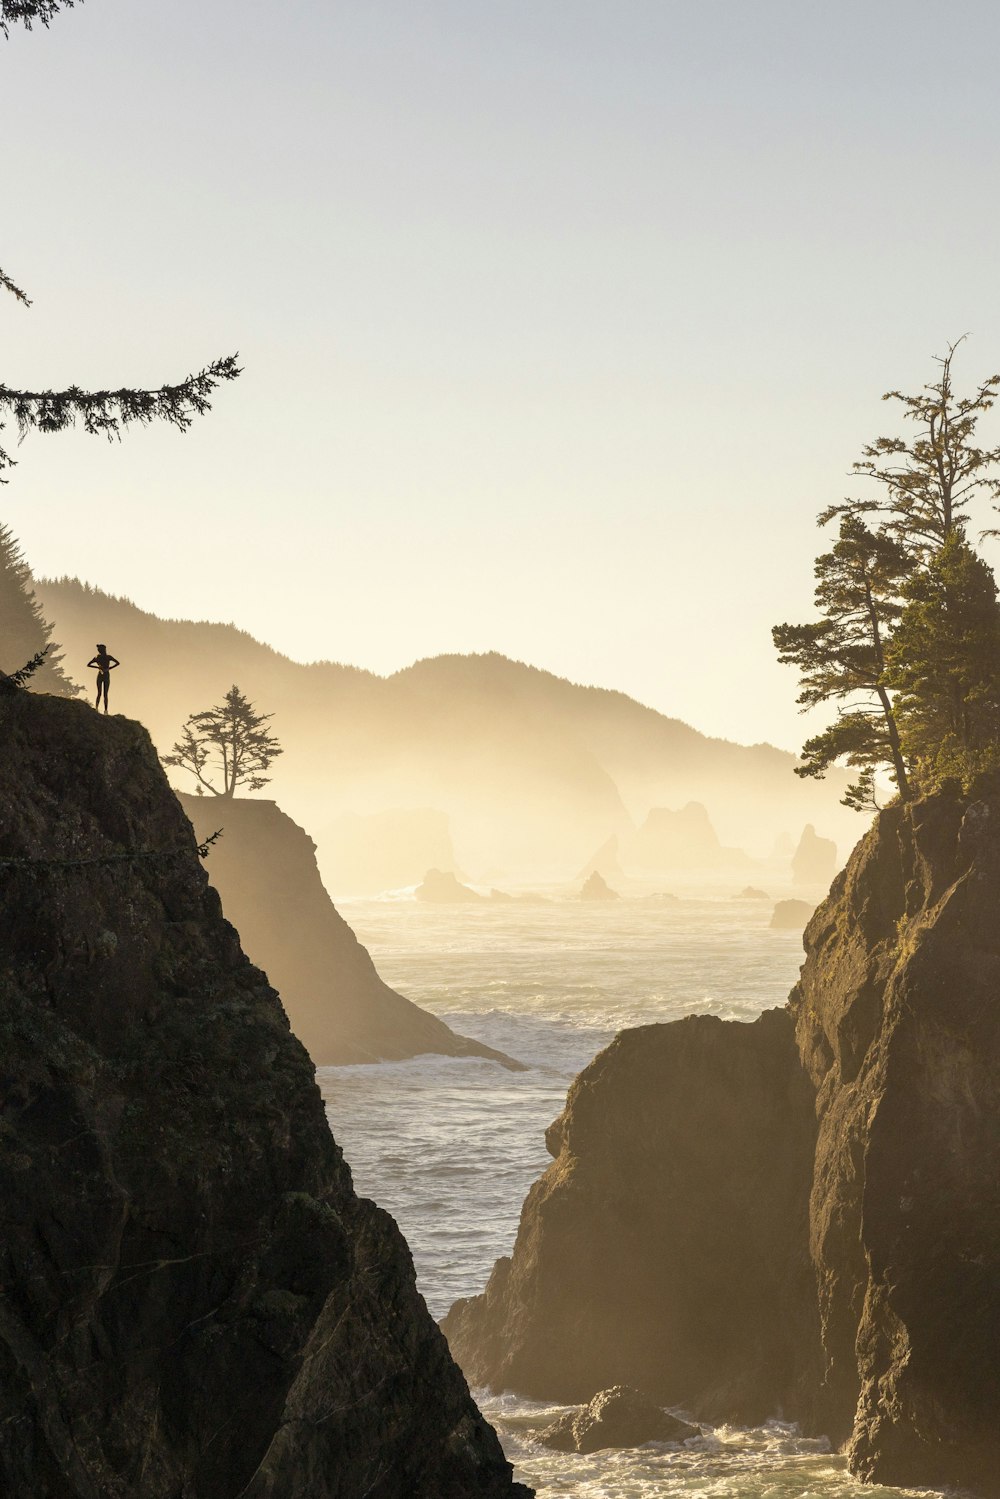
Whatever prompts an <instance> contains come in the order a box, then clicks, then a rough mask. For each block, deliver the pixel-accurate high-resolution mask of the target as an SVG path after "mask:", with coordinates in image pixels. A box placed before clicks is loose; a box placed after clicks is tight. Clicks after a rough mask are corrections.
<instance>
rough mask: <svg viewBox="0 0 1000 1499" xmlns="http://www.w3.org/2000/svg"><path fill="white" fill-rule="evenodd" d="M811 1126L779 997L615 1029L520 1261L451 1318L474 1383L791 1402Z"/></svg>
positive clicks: (530, 1205) (735, 1404) (757, 1405)
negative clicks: (725, 1016) (748, 1014)
mask: <svg viewBox="0 0 1000 1499" xmlns="http://www.w3.org/2000/svg"><path fill="white" fill-rule="evenodd" d="M814 1133H815V1126H814V1121H813V1092H812V1089H811V1087H810V1086H809V1081H808V1078H807V1077H806V1075H805V1073H804V1072H803V1070H802V1068H801V1066H800V1064H799V1060H798V1055H797V1053H796V1050H795V1041H794V1036H793V1030H792V1023H791V1020H790V1018H789V1016H788V1015H787V1013H785V1012H784V1011H779V1010H772V1011H769V1012H768V1013H767V1014H765V1015H762V1016H761V1017H760V1019H759V1020H757V1021H756V1022H755V1023H754V1024H753V1025H734V1024H727V1023H726V1022H724V1021H722V1020H719V1019H717V1018H715V1017H714V1016H710V1015H699V1016H689V1017H688V1018H687V1019H684V1020H680V1021H676V1022H674V1023H672V1024H669V1025H650V1026H642V1027H640V1028H638V1029H636V1030H631V1031H624V1032H622V1034H621V1035H619V1036H618V1037H616V1039H615V1040H614V1041H613V1042H612V1044H611V1045H610V1046H609V1047H608V1048H607V1050H606V1051H604V1052H602V1053H601V1054H600V1055H599V1056H598V1057H597V1058H596V1059H595V1060H594V1061H593V1062H592V1063H591V1064H590V1066H589V1067H587V1068H586V1070H585V1071H584V1072H582V1073H581V1074H580V1076H579V1077H578V1078H577V1080H576V1082H575V1083H574V1084H573V1086H572V1087H571V1088H570V1091H569V1097H568V1099H567V1102H566V1108H565V1110H564V1112H563V1114H562V1115H561V1116H560V1118H559V1119H558V1120H557V1121H556V1122H555V1124H554V1125H552V1127H551V1128H550V1130H549V1131H548V1133H547V1136H546V1144H547V1145H548V1147H549V1150H550V1152H551V1154H552V1155H553V1156H554V1157H555V1160H554V1162H553V1164H552V1165H551V1166H550V1167H549V1169H548V1170H547V1171H546V1173H545V1174H544V1175H543V1176H542V1177H541V1179H540V1180H539V1181H538V1182H536V1183H535V1185H534V1186H533V1187H532V1188H531V1191H530V1192H529V1194H528V1197H527V1200H526V1202H525V1205H524V1211H523V1213H522V1216H521V1226H520V1229H519V1231H518V1236H517V1243H516V1245H515V1248H514V1255H513V1260H510V1259H502V1260H500V1261H499V1262H498V1263H497V1266H496V1268H495V1270H494V1271H493V1275H492V1277H491V1279H490V1283H489V1285H488V1287H487V1289H486V1292H485V1294H484V1295H483V1296H480V1297H476V1298H474V1299H472V1300H468V1301H460V1302H457V1303H456V1305H455V1306H454V1307H453V1309H452V1310H451V1312H449V1314H448V1317H447V1319H446V1321H445V1323H444V1327H445V1331H446V1333H447V1334H448V1338H449V1341H450V1343H451V1346H452V1349H453V1351H454V1352H455V1355H456V1357H457V1358H458V1360H459V1362H460V1363H461V1364H462V1367H463V1368H464V1369H465V1371H466V1373H467V1374H468V1375H469V1378H470V1379H471V1380H472V1382H473V1383H474V1384H486V1385H489V1386H491V1387H492V1388H494V1389H513V1390H517V1391H518V1392H519V1393H521V1394H524V1395H527V1396H530V1397H533V1398H537V1399H553V1400H561V1401H566V1402H578V1401H586V1400H589V1399H590V1397H591V1396H592V1395H593V1394H594V1392H595V1390H601V1389H604V1388H605V1387H607V1386H609V1385H614V1384H620V1383H622V1384H629V1385H634V1386H635V1387H637V1388H638V1389H640V1390H642V1391H644V1393H645V1394H646V1395H647V1396H649V1397H650V1398H651V1399H653V1400H655V1401H656V1402H657V1403H658V1404H660V1405H670V1406H673V1405H680V1406H683V1407H685V1408H686V1409H688V1410H692V1411H693V1412H694V1413H695V1414H696V1415H698V1416H699V1417H703V1418H705V1419H708V1420H712V1419H718V1420H721V1419H730V1420H739V1421H748V1422H750V1421H759V1420H763V1419H765V1418H766V1417H767V1416H769V1415H771V1414H773V1413H774V1411H776V1410H777V1409H778V1408H779V1407H787V1406H788V1405H790V1404H791V1403H792V1402H793V1401H797V1402H798V1403H799V1404H800V1405H801V1403H802V1399H803V1398H804V1392H805V1390H806V1388H807V1387H808V1380H807V1378H806V1373H805V1372H804V1369H803V1365H804V1364H808V1363H809V1358H810V1355H811V1356H812V1357H813V1359H814V1360H817V1359H818V1353H819V1345H818V1334H817V1324H816V1314H815V1306H814V1297H813V1295H812V1276H811V1270H810V1265H809V1250H808V1235H809V1230H808V1222H807V1202H808V1196H809V1182H810V1173H811V1167H812V1147H813V1139H814ZM804 1350H805V1352H804ZM817 1367H818V1365H817V1364H816V1363H815V1362H814V1363H813V1366H812V1368H811V1370H809V1371H808V1372H809V1373H810V1374H811V1375H812V1377H813V1379H815V1375H816V1368H817Z"/></svg>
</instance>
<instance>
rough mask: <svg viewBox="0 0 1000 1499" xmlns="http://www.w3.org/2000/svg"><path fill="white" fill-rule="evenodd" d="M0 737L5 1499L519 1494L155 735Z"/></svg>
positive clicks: (49, 725) (2, 722) (44, 729)
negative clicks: (229, 914)
mask: <svg viewBox="0 0 1000 1499" xmlns="http://www.w3.org/2000/svg"><path fill="white" fill-rule="evenodd" d="M0 732H2V735H3V741H4V754H3V757H2V759H0V1219H2V1225H3V1226H2V1230H0V1490H2V1492H3V1493H4V1495H6V1496H9V1499H126V1496H128V1499H176V1496H178V1495H180V1494H183V1495H185V1496H187V1499H236V1496H241V1499H278V1496H279V1495H280V1496H282V1499H284V1496H288V1495H294V1494H306V1493H308V1494H309V1495H310V1499H335V1496H336V1499H361V1496H362V1495H367V1496H369V1499H410V1496H413V1495H417V1496H423V1499H438V1496H448V1499H466V1496H468V1495H484V1496H491V1499H492V1496H498V1499H499V1496H503V1495H521V1496H526V1495H527V1492H528V1491H527V1490H525V1489H523V1488H520V1487H519V1486H518V1485H514V1484H512V1482H511V1477H510V1468H509V1466H508V1464H507V1463H506V1461H505V1460H504V1457H503V1454H502V1452H501V1450H500V1447H499V1444H498V1442H497V1440H496V1437H495V1435H494V1433H493V1431H492V1429H491V1428H490V1427H489V1426H488V1425H487V1424H486V1423H485V1422H484V1421H483V1419H482V1418H481V1416H480V1415H479V1413H478V1411H477V1409H476V1407H475V1405H474V1404H473V1402H472V1400H471V1398H470V1396H469V1393H468V1389H467V1386H466V1384H465V1381H464V1379H463V1377H462V1375H461V1374H460V1372H459V1370H458V1369H457V1368H456V1367H455V1365H454V1364H453V1363H452V1361H451V1359H450V1357H449V1355H448V1351H447V1347H446V1344H445V1342H444V1339H443V1338H442V1337H441V1335H440V1333H439V1332H438V1330H437V1328H436V1327H435V1326H434V1325H433V1323H432V1321H431V1319H430V1317H429V1316H428V1314H427V1311H426V1308H425V1307H424V1304H423V1301H422V1299H421V1298H420V1296H419V1295H418V1294H417V1291H416V1288H415V1285H414V1278H413V1269H412V1264H411V1261H410V1256H409V1253H408V1250H407V1248H406V1245H405V1243H404V1241H403V1239H402V1237H401V1236H400V1234H399V1232H398V1230H397V1229H396V1227H395V1225H394V1223H393V1222H392V1220H391V1219H390V1218H389V1217H388V1215H387V1214H385V1213H383V1212H382V1211H381V1210H380V1209H379V1208H377V1207H376V1206H375V1205H374V1204H372V1203H370V1202H366V1201H364V1200H363V1199H359V1198H358V1197H356V1196H355V1194H354V1191H353V1188H352V1185H351V1178H350V1172H349V1169H348V1167H347V1165H346V1164H345V1162H344V1160H343V1157H342V1155H341V1153H340V1151H339V1149H338V1147H337V1146H336V1144H335V1142H334V1140H333V1138H332V1136H331V1135H330V1132H329V1128H328V1126H327V1123H326V1119H325V1116H324V1112H323V1106H322V1102H321V1099H320V1095H319V1092H318V1090H317V1088H316V1085H315V1080H314V1076H313V1067H312V1064H311V1063H310V1061H309V1058H308V1056H307V1055H306V1052H305V1050H304V1049H303V1047H302V1046H301V1045H300V1044H299V1042H298V1041H297V1040H295V1038H294V1037H293V1036H292V1035H291V1034H290V1032H289V1028H288V1023H287V1020H286V1018H285V1015H284V1012H283V1010H282V1008H281V1004H280V1001H279V999H278V996H277V994H276V993H275V992H274V990H273V989H271V988H270V987H269V985H268V983H267V980H266V979H265V977H264V975H263V974H262V973H261V972H260V971H259V970H258V969H256V968H254V967H253V966H252V965H251V964H250V962H249V961H248V960H247V958H246V957H245V956H244V955H243V953H242V951H241V949H240V944H239V939H238V936H237V934H236V932H235V931H234V929H233V928H232V927H231V926H230V925H229V923H228V922H227V921H226V920H225V919H224V918H223V916H222V912H221V909H220V904H219V899H218V896H217V895H216V893H215V891H214V890H213V889H212V888H211V887H210V886H209V884H208V881H207V878H206V875H205V872H204V870H203V868H202V867H201V864H200V862H199V860H198V858H197V854H196V850H195V843H194V839H193V837H192V834H191V829H190V826H189V824H188V822H187V820H186V818H185V817H184V815H183V813H182V811H181V809H180V807H179V805H178V803H177V801H176V799H175V797H174V796H173V794H172V793H171V792H170V790H169V788H168V786H167V784H166V781H165V779H164V777H163V774H162V771H161V770H160V767H159V764H158V762H157V760H156V756H155V754H154V752H153V748H152V745H151V744H150V741H149V738H148V736H147V735H146V733H145V731H144V730H143V729H141V728H140V727H139V726H138V725H136V724H134V723H131V722H129V721H128V720H125V719H121V718H104V717H103V716H100V717H99V716H98V715H97V714H96V713H94V712H93V710H92V709H90V708H89V707H87V706H85V705H83V704H80V703H76V702H69V701H60V700H57V699H54V698H47V697H41V696H29V695H28V694H24V693H15V694H11V695H9V696H5V697H4V698H3V699H2V700H0Z"/></svg>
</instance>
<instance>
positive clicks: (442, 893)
mask: <svg viewBox="0 0 1000 1499" xmlns="http://www.w3.org/2000/svg"><path fill="white" fill-rule="evenodd" d="M414 894H415V895H416V898H417V900H425V901H430V902H431V903H432V904H433V905H442V906H455V905H475V904H477V903H478V902H479V901H482V900H485V899H486V896H485V895H480V893H479V891H478V890H473V888H472V886H471V885H463V884H462V882H461V880H460V879H459V878H458V876H457V874H455V873H454V871H453V870H450V869H428V871H427V873H426V874H425V875H424V877H423V879H422V880H421V882H420V884H419V885H418V886H417V888H416V891H415V892H414Z"/></svg>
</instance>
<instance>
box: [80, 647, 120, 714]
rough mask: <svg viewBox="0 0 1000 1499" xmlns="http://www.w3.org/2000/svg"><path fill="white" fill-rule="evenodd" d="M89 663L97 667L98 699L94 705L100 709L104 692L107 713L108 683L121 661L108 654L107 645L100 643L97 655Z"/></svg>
mask: <svg viewBox="0 0 1000 1499" xmlns="http://www.w3.org/2000/svg"><path fill="white" fill-rule="evenodd" d="M87 665H88V666H96V667H97V701H96V703H95V704H94V707H95V708H97V709H100V706H101V694H102V693H103V694H104V711H105V713H107V711H108V683H109V682H110V680H111V673H112V672H113V671H114V669H115V667H116V666H120V665H121V662H120V661H119V660H118V659H117V658H116V657H115V656H110V655H109V654H108V648H107V646H106V645H100V644H98V647H97V655H96V656H92V657H91V659H90V660H89V661H88V662H87Z"/></svg>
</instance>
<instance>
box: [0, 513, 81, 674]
mask: <svg viewBox="0 0 1000 1499" xmlns="http://www.w3.org/2000/svg"><path fill="white" fill-rule="evenodd" d="M51 634H52V626H51V625H50V624H49V623H48V621H47V620H46V619H45V618H44V616H43V614H42V606H41V604H39V602H38V600H37V599H36V597H35V590H34V588H33V587H32V577H31V569H30V568H29V567H28V564H27V562H25V560H24V557H23V555H22V553H21V549H20V547H19V546H18V544H17V542H16V540H15V539H14V537H13V536H12V535H11V531H10V527H9V526H5V525H3V524H2V523H0V670H2V671H5V672H8V673H12V672H15V671H17V670H18V669H19V668H20V667H22V666H23V665H24V663H25V662H26V661H29V660H31V659H32V658H34V657H35V656H37V655H38V653H39V652H40V651H44V650H45V649H46V647H47V646H48V647H49V650H48V651H47V653H46V657H45V661H44V662H43V664H42V665H41V666H40V667H39V668H38V670H37V671H36V672H35V673H34V674H33V676H32V679H31V685H32V688H33V689H34V690H35V691H37V692H51V693H55V694H56V695H57V696H59V697H75V696H76V695H77V693H78V692H79V691H80V688H79V687H77V686H76V684H75V683H74V682H72V681H70V679H69V677H68V676H67V675H66V672H65V671H64V670H63V667H62V665H61V662H62V656H61V654H60V653H59V648H58V646H55V647H53V646H52V642H51V641H50V639H49V637H50V636H51Z"/></svg>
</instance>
